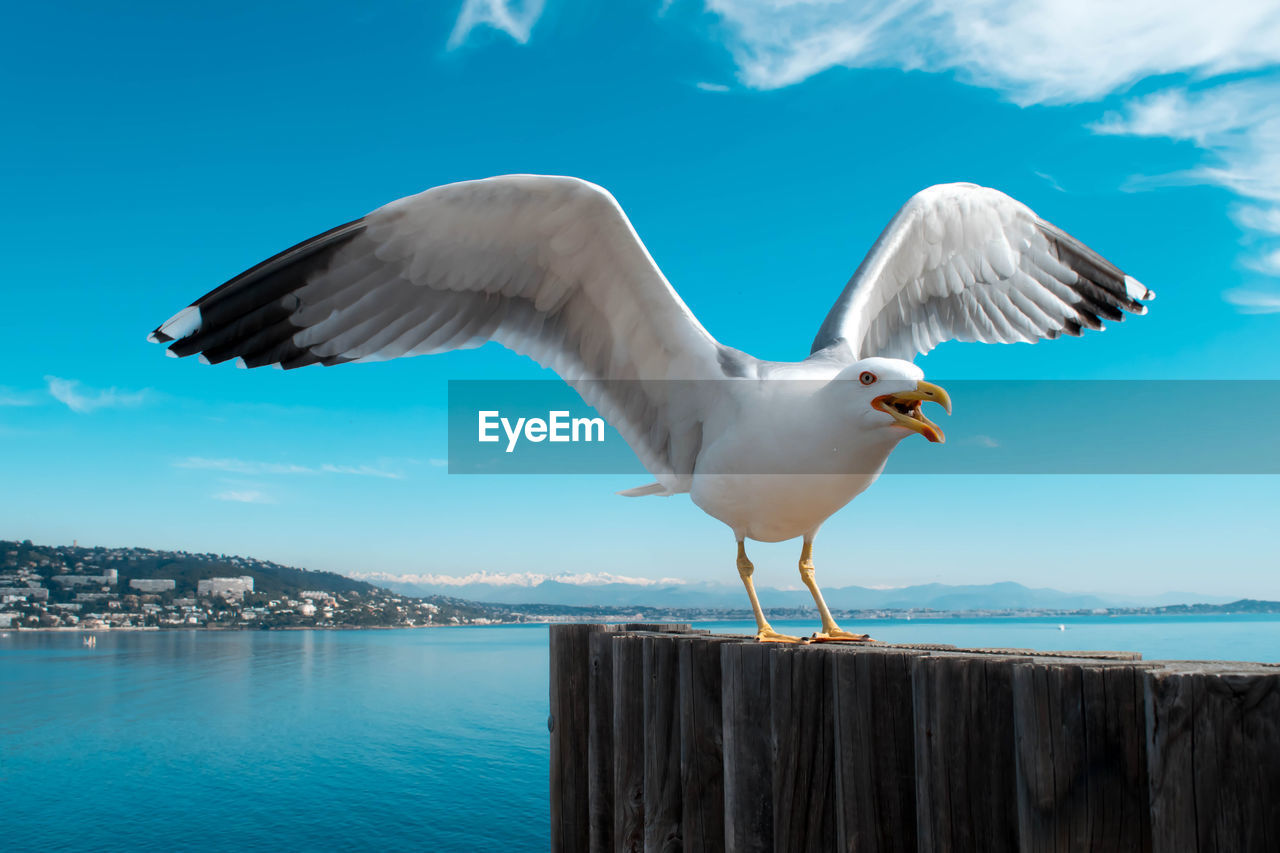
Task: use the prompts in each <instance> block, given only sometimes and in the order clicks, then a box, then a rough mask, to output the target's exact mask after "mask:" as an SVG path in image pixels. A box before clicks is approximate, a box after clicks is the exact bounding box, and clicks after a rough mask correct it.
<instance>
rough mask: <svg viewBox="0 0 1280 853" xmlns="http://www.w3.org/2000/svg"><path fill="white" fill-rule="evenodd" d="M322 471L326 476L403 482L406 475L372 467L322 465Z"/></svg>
mask: <svg viewBox="0 0 1280 853" xmlns="http://www.w3.org/2000/svg"><path fill="white" fill-rule="evenodd" d="M320 470H321V471H323V472H325V473H326V474H354V475H355V476H357V477H382V478H384V479H387V480H403V479H404V474H401V473H400V472H399V471H384V470H382V469H381V468H374V467H373V466H372V465H327V464H326V465H321V466H320Z"/></svg>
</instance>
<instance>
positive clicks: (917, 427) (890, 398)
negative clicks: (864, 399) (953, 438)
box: [871, 381, 951, 442]
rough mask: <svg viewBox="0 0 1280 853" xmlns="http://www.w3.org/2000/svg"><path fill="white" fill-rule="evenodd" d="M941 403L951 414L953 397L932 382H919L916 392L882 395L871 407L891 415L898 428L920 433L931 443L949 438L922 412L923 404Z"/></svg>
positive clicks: (873, 401)
mask: <svg viewBox="0 0 1280 853" xmlns="http://www.w3.org/2000/svg"><path fill="white" fill-rule="evenodd" d="M930 402H932V403H940V404H941V405H942V408H944V409H946V410H947V414H948V415H949V414H951V395H950V394H948V393H947V392H946V391H944V390H942V389H941V388H939V387H938V386H937V385H934V384H933V383H932V382H923V381H922V382H917V383H916V389H915V390H914V391H899V392H898V393H896V394H881V395H880V396H879V397H876V398H875V399H874V400H872V401H871V406H872V408H874V409H878V410H880V411H882V412H884V413H885V414H887V415H891V416H892V417H893V419H894V420H895V421H897V422H898V423H897V425H898V426H903V427H906V428H907V429H909V430H911V431H912V432H918V433H920V434H921V435H923V436H924V437H925V438H927V439H929V440H930V441H937V442H945V441H946V440H947V437H946V436H945V435H943V434H942V430H941V429H940V428H939V427H938V425H937V424H935V423H934V422H933V421H931V420H929V419H928V418H926V417H925V416H924V413H923V412H921V411H920V404H921V403H930Z"/></svg>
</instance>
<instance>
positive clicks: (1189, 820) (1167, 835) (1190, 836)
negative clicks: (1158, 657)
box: [1144, 663, 1280, 853]
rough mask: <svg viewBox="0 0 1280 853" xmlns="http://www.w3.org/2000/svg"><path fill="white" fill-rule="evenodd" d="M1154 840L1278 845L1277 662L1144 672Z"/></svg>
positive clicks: (1170, 847)
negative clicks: (1275, 665) (1271, 663)
mask: <svg viewBox="0 0 1280 853" xmlns="http://www.w3.org/2000/svg"><path fill="white" fill-rule="evenodd" d="M1144 694H1145V699H1146V736H1147V756H1148V762H1149V773H1150V790H1151V827H1152V845H1151V846H1152V850H1154V851H1155V853H1173V851H1183V850H1214V851H1228V850H1232V851H1234V850H1280V668H1276V667H1272V666H1260V665H1249V664H1202V663H1188V664H1174V665H1169V666H1167V667H1159V668H1153V669H1151V670H1150V671H1148V672H1147V673H1146V674H1145V684H1144Z"/></svg>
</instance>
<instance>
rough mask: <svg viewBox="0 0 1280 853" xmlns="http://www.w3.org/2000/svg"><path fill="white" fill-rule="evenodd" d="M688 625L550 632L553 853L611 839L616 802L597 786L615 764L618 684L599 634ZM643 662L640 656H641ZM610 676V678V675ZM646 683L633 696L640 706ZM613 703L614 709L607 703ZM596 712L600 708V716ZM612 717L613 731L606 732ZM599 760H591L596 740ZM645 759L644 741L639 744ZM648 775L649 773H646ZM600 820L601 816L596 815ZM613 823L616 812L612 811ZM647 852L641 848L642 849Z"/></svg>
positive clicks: (561, 627) (677, 629) (575, 627)
mask: <svg viewBox="0 0 1280 853" xmlns="http://www.w3.org/2000/svg"><path fill="white" fill-rule="evenodd" d="M690 630H691V629H690V626H689V625H686V624H683V623H665V622H664V623H629V624H623V625H609V624H603V623H586V624H556V625H551V626H550V630H549V632H548V633H549V642H550V658H551V660H550V664H551V673H550V705H551V715H550V717H549V718H548V719H547V728H548V730H549V731H550V733H551V789H550V800H551V803H550V805H551V839H550V840H551V849H552V850H553V851H571V852H572V853H576V851H587V850H591V849H611V848H607V847H606V848H601V847H595V848H593V847H592V846H591V845H592V839H593V837H594V838H595V839H596V840H597V842H599V843H602V844H607V843H609V842H610V841H611V839H610V838H608V837H607V834H606V833H605V832H604V830H603V818H602V816H601V815H602V810H603V809H604V808H605V807H606V804H607V801H608V800H609V799H611V797H612V790H611V789H610V788H609V787H608V786H600V785H592V779H593V778H599V776H600V775H601V774H603V773H604V769H603V768H604V767H605V766H608V768H609V769H608V773H609V775H610V776H612V774H613V773H614V767H613V762H612V752H613V743H612V732H613V731H614V730H615V725H616V721H615V720H614V714H613V708H612V699H613V695H612V694H613V690H612V679H610V681H609V682H608V688H609V689H607V690H606V684H605V683H604V682H603V681H602V672H607V673H608V675H609V676H611V675H612V672H611V670H612V646H611V645H608V646H607V648H608V649H609V655H608V659H607V660H606V658H605V656H604V650H605V648H606V645H605V644H604V643H605V640H604V639H603V638H602V639H597V640H595V641H594V643H593V641H592V637H593V636H595V635H597V634H598V635H602V637H609V638H610V639H612V638H613V636H614V635H615V633H616V632H618V631H660V632H671V633H682V632H688V631H690ZM637 660H638V658H637ZM606 677H607V676H606ZM639 687H640V685H639V684H637V685H636V689H635V691H634V696H635V698H636V701H637V702H639V701H640V696H641V694H640V690H639ZM601 703H608V704H601ZM593 707H594V708H595V710H594V712H593V710H592V709H593ZM606 720H608V729H609V732H608V734H607V735H606V733H605V731H604V727H605V721H606ZM593 742H594V744H595V749H596V757H595V758H594V760H593V758H592V743H593ZM639 754H640V755H643V744H642V745H641V747H640V751H639ZM641 775H642V777H643V769H642V770H641ZM593 816H594V817H593ZM609 819H610V823H611V824H612V821H613V815H612V809H610V818H609ZM636 849H640V848H636Z"/></svg>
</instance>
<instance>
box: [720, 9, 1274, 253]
mask: <svg viewBox="0 0 1280 853" xmlns="http://www.w3.org/2000/svg"><path fill="white" fill-rule="evenodd" d="M706 5H707V8H708V9H709V10H710V11H712V12H714V13H715V14H717V15H718V16H719V18H720V20H721V23H722V25H723V29H724V33H725V36H726V42H727V46H728V48H729V50H730V52H731V53H732V55H733V57H734V59H735V61H736V62H737V65H738V73H739V77H740V79H741V80H742V82H743V83H744V84H746V85H748V86H751V87H754V88H757V89H775V88H779V87H782V86H788V85H791V84H794V83H798V82H800V81H802V80H805V79H807V78H808V77H811V76H813V75H814V74H817V73H819V72H822V71H825V70H827V69H830V68H833V67H837V66H843V67H849V68H897V69H901V70H920V71H928V72H950V73H954V74H956V76H957V77H958V78H959V79H960V80H962V81H965V82H967V83H971V84H974V85H978V86H983V87H987V88H991V89H994V90H996V91H998V92H1000V93H1001V94H1002V95H1003V96H1004V97H1006V98H1008V99H1009V100H1011V101H1013V102H1015V103H1018V104H1022V105H1029V104H1064V103H1090V102H1097V101H1100V100H1102V99H1103V98H1106V97H1108V96H1112V95H1116V94H1122V93H1124V92H1125V91H1126V90H1127V89H1128V88H1129V87H1130V86H1132V85H1133V84H1135V83H1138V82H1139V81H1142V80H1146V79H1150V78H1154V77H1159V76H1161V75H1170V74H1179V75H1183V76H1184V77H1185V78H1188V79H1189V80H1190V83H1187V84H1183V85H1178V86H1173V87H1170V88H1166V89H1165V90H1163V91H1158V92H1155V93H1154V94H1149V95H1145V96H1142V97H1138V98H1134V99H1132V100H1130V101H1129V102H1128V103H1127V104H1125V105H1124V106H1123V107H1122V109H1120V110H1119V111H1117V112H1112V113H1109V114H1107V115H1106V116H1104V117H1103V118H1102V120H1101V121H1099V122H1097V123H1095V124H1094V125H1093V130H1095V131H1096V132H1098V133H1102V134H1125V135H1134V136H1146V137H1161V138H1167V139H1173V140H1183V141H1187V142H1190V143H1192V144H1194V145H1196V146H1197V147H1198V148H1200V149H1201V150H1202V152H1203V154H1204V158H1203V162H1202V163H1201V164H1200V165H1199V166H1197V167H1195V168H1193V169H1191V170H1189V171H1187V172H1184V173H1180V174H1176V175H1163V176H1142V177H1139V178H1137V179H1135V180H1132V181H1130V183H1129V185H1128V186H1129V188H1130V189H1144V188H1152V187H1157V186H1168V185H1170V184H1186V183H1202V184H1210V185H1215V186H1220V187H1223V188H1225V189H1227V190H1229V191H1230V192H1232V193H1235V194H1236V195H1238V196H1240V197H1241V198H1243V199H1247V200H1249V203H1248V204H1246V205H1240V206H1238V208H1237V209H1236V211H1235V212H1234V213H1233V215H1232V218H1233V219H1234V220H1235V221H1236V223H1237V224H1238V225H1240V226H1241V227H1242V228H1243V229H1245V231H1246V232H1251V233H1250V236H1251V237H1252V238H1253V242H1255V243H1257V244H1258V245H1256V246H1255V248H1254V252H1253V256H1252V257H1251V258H1250V259H1248V260H1247V261H1246V263H1247V264H1248V265H1249V266H1251V267H1252V268H1254V269H1256V270H1258V271H1260V272H1264V273H1267V274H1270V275H1280V247H1277V246H1275V245H1273V244H1274V243H1275V241H1274V240H1273V239H1271V238H1273V237H1274V235H1280V74H1277V73H1274V72H1276V70H1277V68H1278V67H1280V6H1278V5H1277V4H1275V3H1257V2H1252V0H1231V2H1223V3H1216V4H1211V3H1204V2H1202V1H1201V0H1159V2H1156V0H1133V2H1128V3H1115V2H1112V0H952V2H942V0H888V2H885V3H881V4H867V3H863V2H859V0H788V2H769V0H706ZM1242 72H1243V73H1255V74H1257V73H1258V72H1272V73H1267V74H1264V75H1261V76H1256V77H1254V78H1252V79H1248V78H1246V79H1231V78H1229V77H1225V75H1237V76H1238V75H1240V74H1241V73H1242ZM1046 180H1050V182H1051V183H1054V182H1053V181H1052V180H1051V179H1050V178H1048V177H1047V176H1046Z"/></svg>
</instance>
